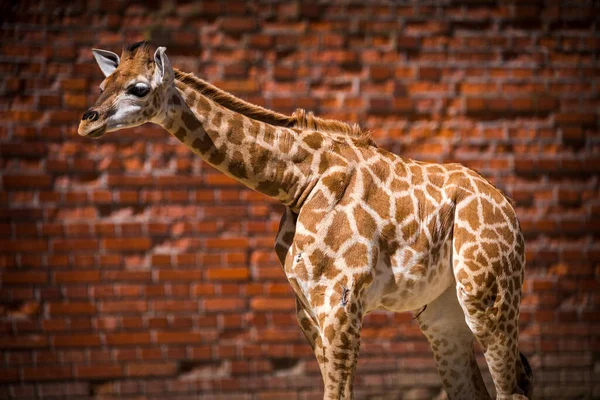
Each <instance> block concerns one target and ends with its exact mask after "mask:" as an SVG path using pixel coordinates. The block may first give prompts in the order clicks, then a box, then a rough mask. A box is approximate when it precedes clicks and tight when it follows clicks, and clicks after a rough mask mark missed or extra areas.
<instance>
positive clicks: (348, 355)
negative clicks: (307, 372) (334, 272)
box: [317, 289, 362, 400]
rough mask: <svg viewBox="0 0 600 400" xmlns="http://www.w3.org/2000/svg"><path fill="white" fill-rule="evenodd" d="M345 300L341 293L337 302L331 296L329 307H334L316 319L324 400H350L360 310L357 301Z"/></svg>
mask: <svg viewBox="0 0 600 400" xmlns="http://www.w3.org/2000/svg"><path fill="white" fill-rule="evenodd" d="M342 290H345V289H342ZM347 296H348V297H349V294H348V293H343V295H342V298H341V299H340V297H339V296H333V297H334V298H333V299H331V300H330V303H331V304H332V305H334V306H333V307H331V308H330V309H329V310H327V311H326V312H325V313H323V314H320V316H319V322H320V326H321V329H320V332H319V334H320V335H319V336H320V338H321V340H322V357H323V363H322V367H321V372H322V374H323V380H324V382H325V395H324V399H326V400H332V399H335V400H340V399H344V400H349V399H353V394H352V386H353V381H354V372H355V370H356V363H357V361H358V352H359V348H360V331H361V327H362V308H361V306H360V302H359V301H356V300H352V299H349V298H346V297H347ZM317 357H318V356H317Z"/></svg>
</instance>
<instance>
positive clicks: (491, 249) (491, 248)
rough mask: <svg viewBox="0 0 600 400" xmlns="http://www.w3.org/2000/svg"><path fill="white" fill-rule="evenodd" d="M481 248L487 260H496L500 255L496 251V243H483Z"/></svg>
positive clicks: (498, 251)
mask: <svg viewBox="0 0 600 400" xmlns="http://www.w3.org/2000/svg"><path fill="white" fill-rule="evenodd" d="M481 247H482V248H483V251H485V253H486V254H487V256H488V257H489V258H496V257H498V255H499V254H500V250H499V249H498V245H497V244H496V243H489V242H483V243H482V244H481Z"/></svg>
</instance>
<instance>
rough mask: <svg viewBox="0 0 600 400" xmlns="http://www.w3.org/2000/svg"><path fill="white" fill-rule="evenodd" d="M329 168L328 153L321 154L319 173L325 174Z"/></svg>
mask: <svg viewBox="0 0 600 400" xmlns="http://www.w3.org/2000/svg"><path fill="white" fill-rule="evenodd" d="M328 168H329V157H327V154H321V160H320V161H319V174H323V173H324V172H325V171H327V169H328Z"/></svg>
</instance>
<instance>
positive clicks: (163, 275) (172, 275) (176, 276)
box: [157, 269, 202, 282]
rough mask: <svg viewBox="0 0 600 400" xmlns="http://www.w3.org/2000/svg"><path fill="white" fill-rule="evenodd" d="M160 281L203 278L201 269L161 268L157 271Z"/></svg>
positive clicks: (187, 280)
mask: <svg viewBox="0 0 600 400" xmlns="http://www.w3.org/2000/svg"><path fill="white" fill-rule="evenodd" d="M157 276H158V280H159V281H185V282H189V281H197V280H201V279H202V270H200V269H180V270H175V269H161V270H158V271H157Z"/></svg>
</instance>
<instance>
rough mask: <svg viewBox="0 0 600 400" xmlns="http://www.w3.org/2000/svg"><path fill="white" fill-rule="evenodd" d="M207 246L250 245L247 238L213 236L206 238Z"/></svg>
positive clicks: (243, 246) (229, 247)
mask: <svg viewBox="0 0 600 400" xmlns="http://www.w3.org/2000/svg"><path fill="white" fill-rule="evenodd" d="M206 247H208V248H215V249H234V248H246V247H248V239H247V238H242V237H238V238H211V239H207V240H206Z"/></svg>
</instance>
